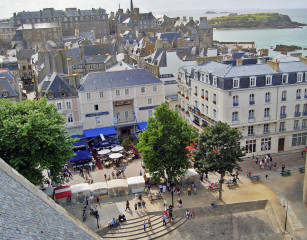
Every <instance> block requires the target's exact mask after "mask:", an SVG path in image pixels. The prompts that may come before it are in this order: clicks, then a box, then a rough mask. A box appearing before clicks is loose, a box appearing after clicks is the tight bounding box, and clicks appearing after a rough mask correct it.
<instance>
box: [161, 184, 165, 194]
mask: <svg viewBox="0 0 307 240" xmlns="http://www.w3.org/2000/svg"><path fill="white" fill-rule="evenodd" d="M162 188H163V189H162V192H163V193H165V192H166V185H165V184H163V187H162Z"/></svg>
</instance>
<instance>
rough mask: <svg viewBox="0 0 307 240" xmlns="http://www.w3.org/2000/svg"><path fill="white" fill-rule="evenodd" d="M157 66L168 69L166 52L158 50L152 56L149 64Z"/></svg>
mask: <svg viewBox="0 0 307 240" xmlns="http://www.w3.org/2000/svg"><path fill="white" fill-rule="evenodd" d="M149 63H150V64H153V65H155V66H159V67H166V50H165V49H163V48H158V49H156V51H154V52H153V54H151V60H150V62H149Z"/></svg>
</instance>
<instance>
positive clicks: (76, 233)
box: [0, 159, 101, 240]
mask: <svg viewBox="0 0 307 240" xmlns="http://www.w3.org/2000/svg"><path fill="white" fill-rule="evenodd" d="M0 181H1V182H2V183H5V184H2V186H1V194H0V205H1V208H0V216H1V218H0V224H1V228H0V235H1V239H74V240H84V239H88V240H94V239H96V240H98V239H101V238H100V237H99V236H98V235H96V234H95V233H93V232H92V231H91V230H90V229H88V228H87V227H86V226H84V225H83V224H82V223H81V222H80V221H78V220H76V219H75V218H73V217H72V216H71V215H70V214H69V213H68V212H67V211H66V210H65V209H64V208H63V207H61V206H59V205H58V204H56V203H55V202H54V201H53V200H52V199H50V198H49V197H48V196H47V195H46V194H45V193H44V192H42V191H41V190H39V188H38V187H36V186H34V185H33V184H32V183H30V182H29V181H28V180H27V179H25V178H24V177H23V176H21V175H20V174H19V173H18V172H17V171H16V170H14V169H12V168H11V167H10V166H9V165H8V164H6V163H5V162H4V161H3V160H2V159H0Z"/></svg>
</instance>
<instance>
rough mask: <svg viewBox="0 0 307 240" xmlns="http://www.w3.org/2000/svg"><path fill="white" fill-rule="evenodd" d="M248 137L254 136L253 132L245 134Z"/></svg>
mask: <svg viewBox="0 0 307 240" xmlns="http://www.w3.org/2000/svg"><path fill="white" fill-rule="evenodd" d="M247 135H248V136H254V135H255V132H250V133H247Z"/></svg>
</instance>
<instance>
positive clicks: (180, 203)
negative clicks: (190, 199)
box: [179, 198, 182, 208]
mask: <svg viewBox="0 0 307 240" xmlns="http://www.w3.org/2000/svg"><path fill="white" fill-rule="evenodd" d="M179 207H180V208H181V207H182V200H181V198H179Z"/></svg>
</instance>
